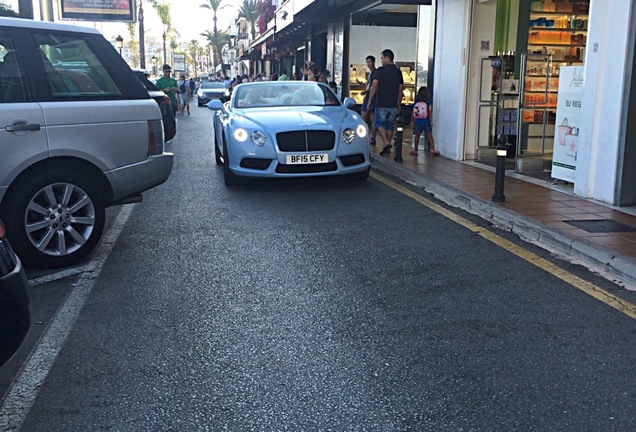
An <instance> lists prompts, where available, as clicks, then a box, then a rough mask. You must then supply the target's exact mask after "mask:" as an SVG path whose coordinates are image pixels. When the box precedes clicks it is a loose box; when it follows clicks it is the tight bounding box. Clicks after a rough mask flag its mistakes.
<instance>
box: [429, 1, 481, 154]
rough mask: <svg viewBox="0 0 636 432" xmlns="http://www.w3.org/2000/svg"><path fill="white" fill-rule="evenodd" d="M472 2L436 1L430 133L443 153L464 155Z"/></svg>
mask: <svg viewBox="0 0 636 432" xmlns="http://www.w3.org/2000/svg"><path fill="white" fill-rule="evenodd" d="M471 3H472V2H467V1H466V0H444V1H440V2H438V3H437V24H436V30H435V32H436V36H435V37H436V41H435V89H434V94H433V123H434V126H435V127H434V128H433V135H434V137H435V147H436V148H437V149H439V150H441V151H442V154H443V155H444V156H445V157H448V158H452V159H456V160H461V159H463V156H464V152H463V143H464V129H465V118H466V113H465V107H466V85H467V72H468V47H469V41H470V22H471V9H472V7H471Z"/></svg>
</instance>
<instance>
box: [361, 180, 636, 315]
mask: <svg viewBox="0 0 636 432" xmlns="http://www.w3.org/2000/svg"><path fill="white" fill-rule="evenodd" d="M371 176H372V177H373V178H374V179H376V180H378V181H379V182H382V183H384V184H385V185H387V186H389V187H391V188H393V189H395V190H397V191H398V192H400V193H402V194H404V195H406V196H408V197H409V198H412V199H414V200H415V201H417V202H418V203H420V204H422V205H424V206H426V207H428V208H430V209H431V210H433V211H435V212H437V213H439V214H441V215H442V216H444V217H446V218H448V219H450V220H452V221H453V222H455V223H458V224H459V225H461V226H463V227H465V228H467V229H469V230H470V231H472V232H474V233H476V234H478V235H480V236H481V237H483V238H485V239H486V240H488V241H490V242H492V243H494V244H496V245H497V246H499V247H501V248H503V249H505V250H507V251H509V252H511V253H513V254H515V255H517V256H518V257H519V258H521V259H523V260H525V261H528V262H529V263H531V264H534V265H535V266H537V267H538V268H540V269H541V270H543V271H545V272H548V273H550V274H551V275H553V276H556V277H557V278H559V279H561V280H562V281H564V282H566V283H568V284H570V285H572V286H573V287H575V288H577V289H579V290H581V291H583V292H584V293H586V294H588V295H590V296H592V297H594V298H595V299H597V300H600V301H602V302H603V303H605V304H607V305H608V306H611V307H613V308H614V309H617V310H619V311H620V312H622V313H624V314H625V315H627V316H629V317H631V318H633V319H636V305H634V304H632V303H630V302H628V301H626V300H623V299H621V298H620V297H617V296H615V295H614V294H612V293H610V292H608V291H605V290H604V289H602V288H600V287H598V286H596V285H594V284H593V283H591V282H588V281H586V280H584V279H581V278H580V277H578V276H576V275H573V274H572V273H570V272H568V271H566V270H563V269H562V268H560V267H558V266H556V265H554V264H552V263H551V262H550V261H548V260H546V259H544V258H541V257H540V256H539V255H537V254H535V253H532V252H530V251H528V250H526V249H524V248H522V247H521V246H517V245H516V244H514V243H512V242H510V241H508V240H506V239H504V238H503V237H500V236H498V235H497V234H495V233H493V232H491V231H489V230H487V229H486V228H483V227H480V226H479V225H476V224H474V223H472V222H470V221H469V220H467V219H465V218H463V217H461V216H459V215H457V214H455V213H453V212H452V211H450V210H447V209H445V208H444V207H442V206H440V205H439V204H435V203H434V202H432V201H431V200H429V199H427V198H424V197H423V196H421V195H418V194H417V193H415V192H413V191H411V190H409V189H408V188H405V187H404V186H401V185H399V184H397V183H395V182H394V181H391V180H389V179H387V178H386V177H383V176H381V175H379V174H377V173H375V172H372V173H371Z"/></svg>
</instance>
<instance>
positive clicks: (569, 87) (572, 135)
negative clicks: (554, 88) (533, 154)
mask: <svg viewBox="0 0 636 432" xmlns="http://www.w3.org/2000/svg"><path fill="white" fill-rule="evenodd" d="M584 72H585V68H584V67H583V66H564V67H561V69H560V71H559V94H558V99H557V112H556V124H555V131H554V154H553V157H552V178H555V179H559V180H564V181H567V182H570V183H574V180H575V178H576V157H577V145H578V141H579V127H580V126H581V108H582V99H583V85H584V77H585V74H584Z"/></svg>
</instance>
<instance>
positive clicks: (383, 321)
mask: <svg viewBox="0 0 636 432" xmlns="http://www.w3.org/2000/svg"><path fill="white" fill-rule="evenodd" d="M191 112H192V115H191V116H189V117H188V116H186V117H185V118H182V117H180V116H179V117H178V122H179V123H178V130H179V131H178V135H177V137H176V138H175V139H174V140H173V142H172V144H170V145H169V150H171V151H173V152H174V153H175V165H174V169H173V173H172V176H171V178H170V179H169V181H168V182H167V183H166V184H164V185H162V186H160V187H158V188H156V189H154V190H152V191H149V192H148V193H146V194H145V201H144V203H142V204H138V205H135V206H127V207H125V208H117V209H111V210H110V211H109V222H110V225H109V226H110V227H111V228H113V227H117V226H118V222H117V220H118V219H117V218H118V216H119V215H120V214H121V212H122V211H124V210H125V211H127V212H128V213H129V216H128V218H127V219H126V220H125V223H122V224H121V234H120V235H119V236H118V238H116V242H114V243H113V244H112V245H110V246H108V247H107V248H106V249H105V250H106V252H105V255H104V257H105V259H104V265H103V268H102V269H101V270H100V272H98V273H91V274H83V275H75V276H70V277H67V278H65V279H61V280H57V281H54V282H49V283H45V284H41V285H38V286H35V287H33V288H32V299H33V309H34V321H36V322H37V323H39V324H34V326H33V327H34V328H33V330H32V331H31V334H30V336H29V340H28V341H27V343H26V344H25V346H24V347H23V349H22V350H21V352H20V353H19V354H18V356H17V357H16V358H14V359H13V360H12V361H11V362H10V363H8V364H7V365H6V367H4V368H2V369H0V394H6V392H7V391H8V389H9V386H10V384H11V381H12V380H13V379H14V377H15V376H16V375H18V374H19V373H20V368H21V367H23V365H24V364H26V363H27V361H28V356H29V355H30V353H31V352H32V349H34V348H35V347H37V346H38V338H39V337H40V336H41V335H42V334H44V332H45V331H46V330H47V328H48V327H49V326H50V325H51V322H52V321H53V319H54V317H56V316H59V315H60V312H59V308H60V306H61V305H62V304H63V302H65V301H66V300H67V299H68V298H71V297H72V295H73V293H74V292H75V290H77V289H80V288H82V287H88V289H87V291H86V299H85V303H83V307H82V309H81V313H79V316H78V317H77V319H76V321H73V322H74V324H73V325H72V327H71V328H70V333H69V335H68V337H67V338H66V339H65V342H64V344H63V345H61V351H60V352H59V354H58V355H57V357H56V358H55V362H54V363H53V364H52V367H51V369H50V371H49V372H48V374H46V378H45V381H44V383H43V384H42V385H41V387H39V388H38V389H36V390H35V393H34V395H33V397H34V400H33V404H32V406H30V407H28V409H27V408H25V407H24V405H23V406H22V409H23V411H24V412H25V418H24V422H23V424H22V429H21V430H23V431H98V430H112V431H221V430H227V431H633V430H636V410H635V409H634V407H635V406H636V387H635V386H634V383H635V382H636V344H634V343H633V342H634V338H635V336H636V322H635V321H634V320H633V319H631V318H629V317H628V316H626V315H623V314H621V313H620V312H618V311H617V310H615V309H612V308H610V307H609V306H607V305H605V304H603V303H601V302H599V301H597V300H595V299H593V298H591V297H590V296H588V295H586V294H584V293H582V292H581V291H580V290H577V289H576V288H575V287H572V286H571V285H568V284H567V283H565V282H563V281H561V280H559V279H557V278H555V277H553V276H551V275H549V274H547V273H545V272H544V271H542V270H540V269H538V268H536V267H535V266H533V265H532V264H530V263H528V262H526V261H524V260H522V259H520V258H518V257H516V256H513V255H512V254H510V253H509V252H506V251H504V250H502V249H500V248H499V247H498V246H496V245H494V244H492V243H490V242H488V241H487V240H485V239H484V238H482V237H480V236H478V235H477V234H475V233H474V232H471V231H469V230H467V229H465V228H462V227H460V226H459V225H457V224H455V223H454V222H452V221H450V220H448V219H446V218H444V217H443V216H441V215H439V214H437V213H435V212H433V211H432V210H430V209H428V208H427V207H424V206H422V205H420V204H419V203H417V202H415V201H413V200H412V199H409V198H407V197H405V196H404V195H402V194H400V193H399V192H397V191H395V190H393V189H391V188H390V187H387V186H386V185H384V184H382V183H380V182H378V181H377V180H374V179H370V180H368V181H366V182H362V183H354V182H350V181H346V180H343V179H318V180H316V179H309V180H293V181H292V180H290V181H264V182H260V181H259V182H252V183H249V184H247V185H245V186H241V187H235V188H231V189H228V188H226V187H225V186H224V184H223V176H222V172H221V169H220V167H217V166H215V164H214V157H213V153H212V146H211V139H210V137H211V128H212V127H211V115H212V113H211V112H210V111H208V110H207V109H205V108H197V107H196V103H195V104H194V106H193V107H192V108H191ZM466 217H467V218H471V220H473V221H474V222H476V223H481V224H482V225H483V222H480V221H479V220H476V219H475V218H474V217H471V216H469V215H466ZM113 221H115V222H113ZM502 235H505V234H502ZM510 239H512V238H510ZM533 251H535V252H537V253H540V254H542V255H543V256H545V257H547V258H549V259H551V260H554V259H553V258H551V257H549V255H548V254H546V253H543V252H541V251H538V250H537V249H536V248H533ZM563 265H564V266H565V267H567V268H568V269H569V270H571V271H573V272H576V273H577V274H579V276H582V277H584V278H587V279H589V280H592V281H594V282H595V283H597V284H600V285H603V287H604V288H606V289H608V290H610V291H612V292H614V293H616V294H618V295H622V296H625V298H627V299H628V300H630V301H634V300H636V299H635V298H634V297H635V295H634V293H628V292H624V291H622V290H620V288H618V287H615V286H612V285H611V284H610V283H609V282H607V281H604V280H602V279H600V278H597V277H596V276H594V275H592V274H589V273H587V272H586V271H585V270H583V269H581V268H578V267H575V266H571V265H567V264H563ZM31 276H32V277H36V276H40V274H36V273H34V272H32V273H31ZM56 314H57V315H56ZM31 356H32V357H37V355H33V354H31ZM25 393H26V392H25ZM35 396H37V397H35ZM27 399H28V395H27V396H24V398H20V397H18V398H17V399H15V400H14V402H15V401H17V402H15V403H16V404H17V405H16V407H17V408H20V406H19V405H20V404H21V403H23V402H22V401H26V400H27ZM24 403H26V402H24ZM3 404H4V408H5V412H7V408H6V406H7V400H6V399H5V400H4V401H3ZM17 408H16V412H17ZM1 410H2V407H1V406H0V412H2V411H1ZM0 420H1V419H0ZM0 424H1V423H0ZM6 424H10V423H6Z"/></svg>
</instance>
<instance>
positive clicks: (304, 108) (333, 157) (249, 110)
mask: <svg viewBox="0 0 636 432" xmlns="http://www.w3.org/2000/svg"><path fill="white" fill-rule="evenodd" d="M353 105H355V101H354V100H353V99H351V98H345V100H344V104H341V103H340V101H339V100H338V98H337V97H336V95H335V94H334V93H333V91H331V89H330V88H329V87H327V86H326V85H324V84H322V83H317V82H307V81H273V82H268V81H263V82H255V83H245V84H239V85H238V86H237V87H236V88H235V89H234V92H233V94H232V98H231V99H230V100H229V101H228V102H226V103H224V104H223V103H221V101H218V100H214V101H212V102H210V103H209V104H208V108H210V109H211V110H214V111H216V115H215V116H214V153H215V159H216V163H217V164H222V165H223V170H224V179H225V184H226V185H228V186H229V185H233V184H236V183H240V182H241V181H242V180H244V179H245V178H246V177H301V176H302V177H307V176H326V175H347V176H349V177H351V178H354V179H359V180H364V179H366V178H367V177H368V176H369V169H370V158H369V133H368V130H367V126H366V124H365V123H364V121H363V120H362V118H361V117H360V115H358V114H357V113H356V112H354V111H352V110H350V109H349V108H351V107H353Z"/></svg>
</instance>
